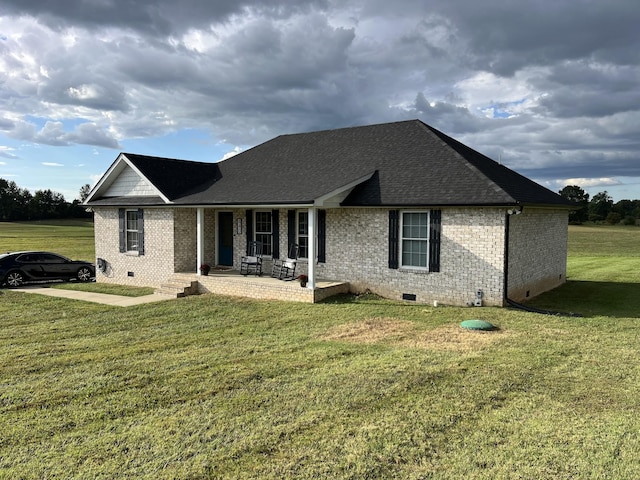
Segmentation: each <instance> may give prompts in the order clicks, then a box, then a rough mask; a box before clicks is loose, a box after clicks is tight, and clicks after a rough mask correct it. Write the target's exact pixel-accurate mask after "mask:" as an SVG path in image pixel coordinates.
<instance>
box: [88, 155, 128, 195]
mask: <svg viewBox="0 0 640 480" xmlns="http://www.w3.org/2000/svg"><path fill="white" fill-rule="evenodd" d="M123 158H124V154H122V153H121V154H119V155H118V158H116V159H115V160H114V161H113V163H112V164H111V166H110V167H109V168H108V169H107V171H106V172H105V173H103V174H102V177H100V180H98V182H97V183H96V184H95V185H94V186H93V188H92V189H91V191H90V192H89V195H87V198H86V200H85V201H84V203H87V202H90V201H91V200H93V197H95V196H97V195H98V194H99V193H101V192H103V191H105V190H106V189H107V188H109V186H110V185H111V184H112V183H113V181H114V180H115V179H116V178H117V177H118V175H119V174H120V172H122V169H123V168H124V167H123V162H124V160H123Z"/></svg>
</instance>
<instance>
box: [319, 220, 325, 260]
mask: <svg viewBox="0 0 640 480" xmlns="http://www.w3.org/2000/svg"><path fill="white" fill-rule="evenodd" d="M326 232H327V211H326V210H318V263H325V261H326V245H327V242H326V238H327V234H326Z"/></svg>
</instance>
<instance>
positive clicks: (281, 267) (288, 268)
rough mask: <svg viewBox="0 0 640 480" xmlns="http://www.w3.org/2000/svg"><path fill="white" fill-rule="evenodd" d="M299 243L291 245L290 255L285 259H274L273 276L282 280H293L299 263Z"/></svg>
mask: <svg viewBox="0 0 640 480" xmlns="http://www.w3.org/2000/svg"><path fill="white" fill-rule="evenodd" d="M298 249H299V248H298V244H297V243H292V244H291V246H290V247H289V256H288V257H287V258H285V259H284V260H282V259H279V258H276V259H275V260H274V261H273V269H272V270H271V276H272V277H273V278H277V279H280V280H293V279H294V278H295V273H296V264H297V263H298Z"/></svg>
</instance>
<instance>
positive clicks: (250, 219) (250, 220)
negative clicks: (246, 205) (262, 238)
mask: <svg viewBox="0 0 640 480" xmlns="http://www.w3.org/2000/svg"><path fill="white" fill-rule="evenodd" d="M245 214H246V222H245V223H246V224H247V228H245V230H246V232H247V255H249V242H251V241H252V240H253V210H247V211H246V212H245Z"/></svg>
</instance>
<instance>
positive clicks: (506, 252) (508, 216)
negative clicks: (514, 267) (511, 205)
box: [502, 211, 511, 306]
mask: <svg viewBox="0 0 640 480" xmlns="http://www.w3.org/2000/svg"><path fill="white" fill-rule="evenodd" d="M510 219H511V214H510V213H509V211H506V212H505V213H504V268H503V272H504V278H503V282H502V305H503V306H504V305H505V304H507V305H510V300H509V290H508V289H509V227H510V224H511V222H510Z"/></svg>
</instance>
